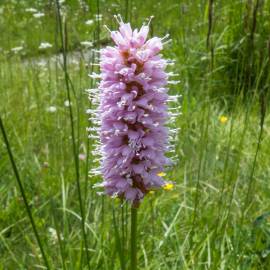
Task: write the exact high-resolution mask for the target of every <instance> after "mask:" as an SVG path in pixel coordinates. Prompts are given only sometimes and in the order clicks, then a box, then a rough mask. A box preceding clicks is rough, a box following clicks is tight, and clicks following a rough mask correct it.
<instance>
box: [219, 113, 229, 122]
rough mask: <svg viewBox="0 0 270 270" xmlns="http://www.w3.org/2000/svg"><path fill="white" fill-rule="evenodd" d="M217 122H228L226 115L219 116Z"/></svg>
mask: <svg viewBox="0 0 270 270" xmlns="http://www.w3.org/2000/svg"><path fill="white" fill-rule="evenodd" d="M219 122H220V123H221V124H226V123H227V122H228V117H227V116H224V115H222V116H220V117H219Z"/></svg>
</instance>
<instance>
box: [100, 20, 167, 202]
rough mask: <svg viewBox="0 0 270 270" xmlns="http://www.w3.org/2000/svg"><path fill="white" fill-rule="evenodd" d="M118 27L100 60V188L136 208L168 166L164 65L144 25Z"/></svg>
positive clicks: (158, 43) (160, 180) (155, 41)
mask: <svg viewBox="0 0 270 270" xmlns="http://www.w3.org/2000/svg"><path fill="white" fill-rule="evenodd" d="M119 24H120V27H119V31H112V32H111V37H112V39H113V41H114V43H115V46H114V47H106V48H104V49H102V50H101V59H100V68H101V82H100V85H99V90H100V106H99V110H98V111H99V117H100V119H101V127H100V141H101V152H102V164H101V172H102V175H103V178H104V181H103V184H102V186H103V187H104V188H105V192H106V194H108V195H110V196H116V197H119V198H123V199H126V200H128V201H131V202H132V203H133V204H138V203H139V201H140V200H141V199H143V197H144V196H145V195H146V194H147V193H148V192H149V191H151V190H153V189H157V188H159V187H161V186H163V185H165V182H164V179H163V178H162V174H160V172H162V171H163V170H164V166H166V165H169V164H170V163H171V162H170V160H169V159H168V158H167V157H166V156H165V152H166V151H167V150H168V130H167V128H166V126H165V123H166V121H167V119H168V111H167V105H166V103H167V100H168V94H167V91H168V89H167V88H166V85H167V80H168V74H167V73H166V72H165V68H166V66H167V61H166V60H165V59H162V57H161V55H159V52H160V51H161V50H162V48H163V45H164V39H160V38H158V37H153V38H151V39H149V40H147V35H148V32H149V26H148V25H143V26H142V27H141V29H140V30H139V31H138V30H137V29H135V30H134V31H133V30H132V29H131V26H130V24H129V23H123V22H122V21H119ZM166 37H167V36H166ZM166 37H165V38H166Z"/></svg>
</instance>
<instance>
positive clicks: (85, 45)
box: [80, 41, 93, 48]
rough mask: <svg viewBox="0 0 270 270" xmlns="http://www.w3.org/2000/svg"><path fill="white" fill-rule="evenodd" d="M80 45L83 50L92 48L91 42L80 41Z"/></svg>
mask: <svg viewBox="0 0 270 270" xmlns="http://www.w3.org/2000/svg"><path fill="white" fill-rule="evenodd" d="M80 44H81V45H82V46H84V47H85V48H89V47H93V42H91V41H81V42H80Z"/></svg>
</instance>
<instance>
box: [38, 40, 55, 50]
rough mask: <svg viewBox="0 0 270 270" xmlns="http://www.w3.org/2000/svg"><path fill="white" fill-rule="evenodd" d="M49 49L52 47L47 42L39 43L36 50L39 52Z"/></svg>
mask: <svg viewBox="0 0 270 270" xmlns="http://www.w3.org/2000/svg"><path fill="white" fill-rule="evenodd" d="M51 47H52V44H50V43H49V42H41V43H40V45H39V47H38V48H39V49H40V50H46V49H48V48H51Z"/></svg>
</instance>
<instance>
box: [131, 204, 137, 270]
mask: <svg viewBox="0 0 270 270" xmlns="http://www.w3.org/2000/svg"><path fill="white" fill-rule="evenodd" d="M130 255H131V260H130V263H131V264H130V269H131V270H137V208H135V207H134V206H131V238H130Z"/></svg>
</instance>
